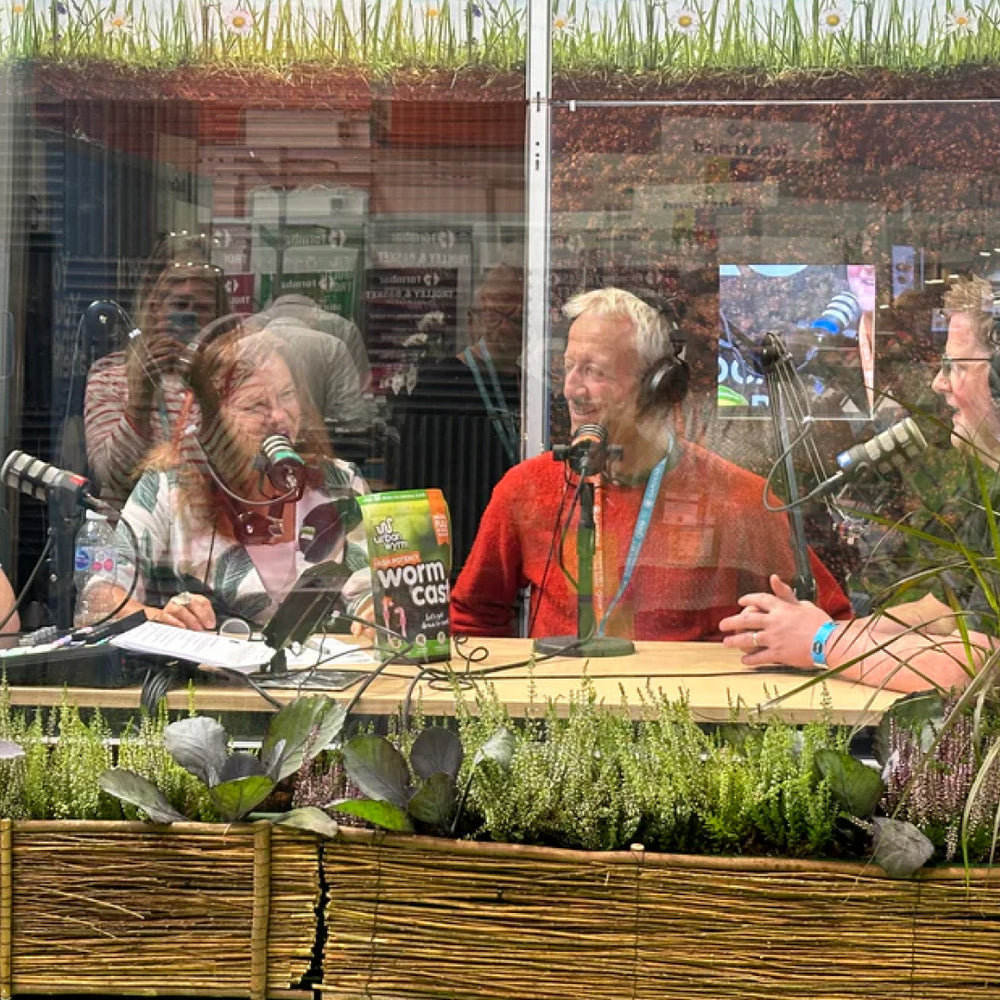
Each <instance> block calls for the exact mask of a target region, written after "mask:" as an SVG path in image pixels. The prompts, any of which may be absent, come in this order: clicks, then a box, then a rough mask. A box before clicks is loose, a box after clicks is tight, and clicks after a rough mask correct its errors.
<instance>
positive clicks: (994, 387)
mask: <svg viewBox="0 0 1000 1000" xmlns="http://www.w3.org/2000/svg"><path fill="white" fill-rule="evenodd" d="M990 397H991V398H992V400H993V403H994V405H996V406H1000V350H996V351H994V352H993V357H991V358H990Z"/></svg>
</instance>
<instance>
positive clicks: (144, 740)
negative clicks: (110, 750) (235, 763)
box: [118, 699, 216, 822]
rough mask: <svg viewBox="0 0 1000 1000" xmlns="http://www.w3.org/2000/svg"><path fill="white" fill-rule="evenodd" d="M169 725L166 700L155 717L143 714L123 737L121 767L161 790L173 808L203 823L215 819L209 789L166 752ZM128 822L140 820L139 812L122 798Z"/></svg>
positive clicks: (119, 760)
mask: <svg viewBox="0 0 1000 1000" xmlns="http://www.w3.org/2000/svg"><path fill="white" fill-rule="evenodd" d="M169 722H170V718H169V715H168V712H167V703H166V700H165V699H164V700H162V701H161V702H160V704H159V706H158V708H157V711H156V713H155V714H153V715H149V714H144V715H143V716H142V717H141V718H140V720H139V722H138V724H136V723H135V722H134V721H133V722H132V723H130V724H129V725H128V726H127V727H126V728H125V730H124V732H123V733H122V735H121V740H120V743H119V746H118V766H119V767H120V768H122V769H124V770H126V771H131V772H133V773H134V774H137V775H139V776H140V777H142V778H145V779H146V781H148V782H149V783H150V784H151V785H153V786H155V787H156V788H158V789H159V790H160V792H161V793H162V794H163V796H164V797H165V798H166V800H167V801H168V802H169V803H170V806H171V808H172V809H174V810H176V811H177V812H179V813H180V814H181V815H183V816H186V817H189V818H191V819H196V820H201V821H204V822H207V821H210V820H213V819H215V818H216V814H215V811H214V809H213V808H212V804H211V801H210V799H209V796H208V789H207V788H206V787H205V785H204V784H203V783H202V782H200V781H199V780H198V779H197V778H196V777H195V776H194V775H193V774H191V772H190V771H187V770H185V769H184V768H183V767H181V766H180V764H178V763H177V762H176V761H175V760H174V758H173V757H171V756H170V753H169V752H168V751H167V748H166V745H165V743H164V738H163V732H164V730H165V729H166V727H167V725H168V724H169ZM122 801H123V806H122V812H123V813H124V816H125V818H126V819H132V820H135V819H139V818H140V811H139V809H138V808H137V807H136V806H135V805H133V804H131V802H130V801H128V800H125V799H123V800H122Z"/></svg>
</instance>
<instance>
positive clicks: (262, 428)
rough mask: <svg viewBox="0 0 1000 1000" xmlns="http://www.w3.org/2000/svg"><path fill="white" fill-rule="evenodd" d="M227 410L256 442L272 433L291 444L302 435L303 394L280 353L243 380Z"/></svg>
mask: <svg viewBox="0 0 1000 1000" xmlns="http://www.w3.org/2000/svg"><path fill="white" fill-rule="evenodd" d="M223 408H224V410H225V412H226V413H227V414H228V415H229V417H230V418H231V419H232V421H233V424H234V425H235V426H236V427H237V428H238V429H239V430H240V431H242V432H243V433H244V434H245V435H246V436H247V437H248V438H249V439H250V440H252V441H257V442H260V441H262V440H263V439H264V438H266V437H267V436H268V435H269V434H284V435H285V437H287V438H289V440H291V441H295V440H296V438H297V437H298V436H299V431H300V429H301V425H302V411H301V408H300V405H299V394H298V391H297V390H296V388H295V382H294V381H293V380H292V373H291V372H290V371H289V370H288V365H286V364H285V362H284V361H283V360H282V359H281V358H280V357H279V356H278V355H277V354H271V355H269V356H268V357H267V358H266V359H265V360H263V361H262V362H261V363H260V364H259V365H257V366H255V367H254V368H253V369H252V370H251V371H250V372H249V374H247V375H246V376H245V377H243V378H241V379H239V380H238V382H237V383H236V385H235V386H234V387H233V389H232V391H231V392H230V393H229V395H228V396H227V397H226V399H225V400H224V402H223Z"/></svg>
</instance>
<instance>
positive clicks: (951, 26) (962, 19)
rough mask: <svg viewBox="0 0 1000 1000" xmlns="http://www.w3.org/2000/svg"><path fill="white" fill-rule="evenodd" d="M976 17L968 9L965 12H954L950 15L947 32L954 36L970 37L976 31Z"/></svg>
mask: <svg viewBox="0 0 1000 1000" xmlns="http://www.w3.org/2000/svg"><path fill="white" fill-rule="evenodd" d="M976 24H977V21H976V15H975V14H973V13H972V11H971V10H969V8H968V7H966V8H965V9H964V10H956V11H952V12H951V13H950V14H949V15H948V25H947V27H946V28H945V30H946V31H948V32H952V33H954V34H960V35H968V34H971V33H972V32H973V31H975V30H976Z"/></svg>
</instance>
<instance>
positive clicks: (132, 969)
mask: <svg viewBox="0 0 1000 1000" xmlns="http://www.w3.org/2000/svg"><path fill="white" fill-rule="evenodd" d="M319 893H320V887H319V854H318V847H317V841H316V838H315V837H313V836H312V835H309V834H302V833H298V832H296V831H292V830H284V829H280V828H274V827H272V826H271V825H270V824H269V823H254V824H236V825H232V826H224V825H221V824H220V825H214V824H203V823H183V824H174V825H172V826H151V825H148V824H143V823H97V822H95V823H86V822H75V821H64V822H23V823H22V822H14V823H12V822H11V821H10V820H2V821H0V996H2V997H5V998H6V997H9V996H11V995H12V994H24V993H46V992H58V991H60V990H65V991H74V992H81V993H82V992H96V993H104V994H129V993H133V994H146V995H153V996H168V995H171V994H182V995H186V996H228V997H237V996H243V997H251V998H264V997H265V996H268V995H276V994H280V993H281V992H282V991H288V990H289V988H290V987H294V986H295V985H296V984H298V983H299V981H300V980H301V978H302V976H303V975H304V973H305V972H306V971H307V970H308V969H309V966H310V962H311V960H312V952H313V944H314V941H315V935H316V907H317V904H318V901H319Z"/></svg>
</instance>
